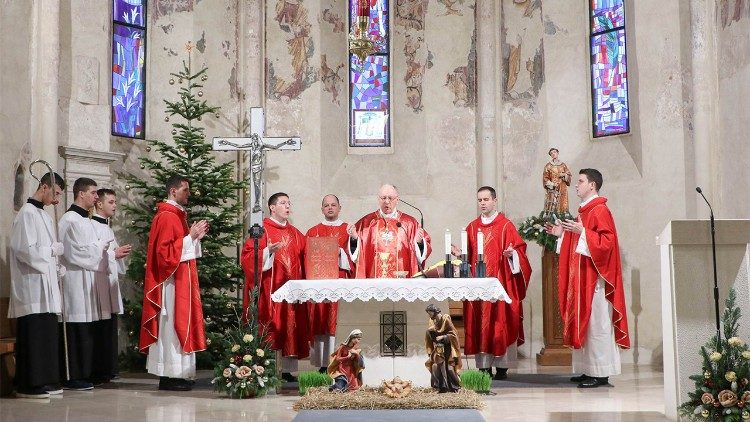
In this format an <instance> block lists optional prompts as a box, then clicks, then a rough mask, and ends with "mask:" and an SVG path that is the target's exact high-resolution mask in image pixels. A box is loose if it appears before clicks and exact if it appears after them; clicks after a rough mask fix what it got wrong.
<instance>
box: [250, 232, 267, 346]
mask: <svg viewBox="0 0 750 422" xmlns="http://www.w3.org/2000/svg"><path fill="white" fill-rule="evenodd" d="M249 231H250V237H251V238H252V239H253V249H254V250H253V264H254V268H253V286H254V288H253V297H252V304H253V315H252V317H253V322H252V324H251V326H250V330H251V331H252V330H253V328H254V326H256V325H258V323H259V321H258V300H259V299H260V291H261V290H260V281H261V280H260V268H259V265H260V264H259V262H258V260H259V256H258V248H259V247H260V238H261V237H263V233H265V231H264V230H263V226H261V225H260V224H258V223H255V224H253V225H252V227H250V230H249ZM258 329H259V330H260V327H258Z"/></svg>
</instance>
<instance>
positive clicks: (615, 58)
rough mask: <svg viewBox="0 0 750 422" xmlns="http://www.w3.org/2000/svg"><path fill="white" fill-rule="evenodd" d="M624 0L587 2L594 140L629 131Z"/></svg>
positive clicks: (591, 0) (592, 0) (593, 0)
mask: <svg viewBox="0 0 750 422" xmlns="http://www.w3.org/2000/svg"><path fill="white" fill-rule="evenodd" d="M624 1H625V0H589V4H590V10H591V21H590V27H591V37H590V42H591V43H590V45H591V94H592V95H591V97H592V103H593V104H592V113H593V114H592V116H593V119H592V121H593V131H594V132H593V134H594V137H595V138H599V137H603V136H609V135H618V134H623V133H628V132H630V104H629V101H628V71H627V54H626V51H625V5H624Z"/></svg>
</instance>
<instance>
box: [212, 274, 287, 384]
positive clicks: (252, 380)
mask: <svg viewBox="0 0 750 422" xmlns="http://www.w3.org/2000/svg"><path fill="white" fill-rule="evenodd" d="M257 295H258V292H257V287H256V288H254V289H253V291H252V298H253V301H252V302H251V305H250V309H249V310H248V314H249V320H248V321H243V320H242V318H241V316H240V315H239V314H238V313H237V311H235V315H236V317H237V326H236V327H234V328H232V329H230V330H229V331H228V332H226V333H224V335H223V336H222V337H223V341H224V344H225V345H226V347H225V353H224V357H223V359H222V360H221V361H219V362H218V363H217V364H216V366H215V367H214V378H213V380H211V384H214V389H215V390H216V391H218V392H219V393H225V394H227V395H228V396H229V397H230V398H250V397H260V396H263V395H265V394H266V392H267V391H268V389H269V388H276V387H277V386H279V385H281V380H279V377H278V375H277V373H276V354H275V353H274V352H273V349H272V348H271V344H270V342H269V340H268V336H267V335H266V330H265V328H264V327H263V325H262V324H258V323H257V318H258V317H257V315H258V313H257V312H258V311H257V309H258V308H257V297H258V296H257Z"/></svg>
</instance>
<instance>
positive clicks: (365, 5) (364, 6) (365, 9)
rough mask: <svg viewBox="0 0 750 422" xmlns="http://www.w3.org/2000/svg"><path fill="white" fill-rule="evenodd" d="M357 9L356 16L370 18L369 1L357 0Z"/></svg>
mask: <svg viewBox="0 0 750 422" xmlns="http://www.w3.org/2000/svg"><path fill="white" fill-rule="evenodd" d="M357 9H358V10H357V11H358V12H359V13H358V14H357V15H358V16H370V0H359V3H358V4H357Z"/></svg>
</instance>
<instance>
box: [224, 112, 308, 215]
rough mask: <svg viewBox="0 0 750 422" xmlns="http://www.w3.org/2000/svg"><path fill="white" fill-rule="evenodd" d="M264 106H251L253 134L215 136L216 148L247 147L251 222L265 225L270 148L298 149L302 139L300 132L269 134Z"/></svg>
mask: <svg viewBox="0 0 750 422" xmlns="http://www.w3.org/2000/svg"><path fill="white" fill-rule="evenodd" d="M264 133H265V118H264V116H263V109H262V108H260V107H253V108H251V109H250V135H249V136H246V137H237V138H214V140H213V150H214V151H247V152H248V153H249V154H250V188H251V189H250V204H252V205H251V209H250V224H251V225H252V224H254V223H258V224H260V225H263V206H262V205H261V201H262V200H263V169H264V168H265V152H266V151H268V150H298V149H301V148H302V141H301V140H300V138H299V137H298V136H293V137H289V136H283V137H267V136H264Z"/></svg>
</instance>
